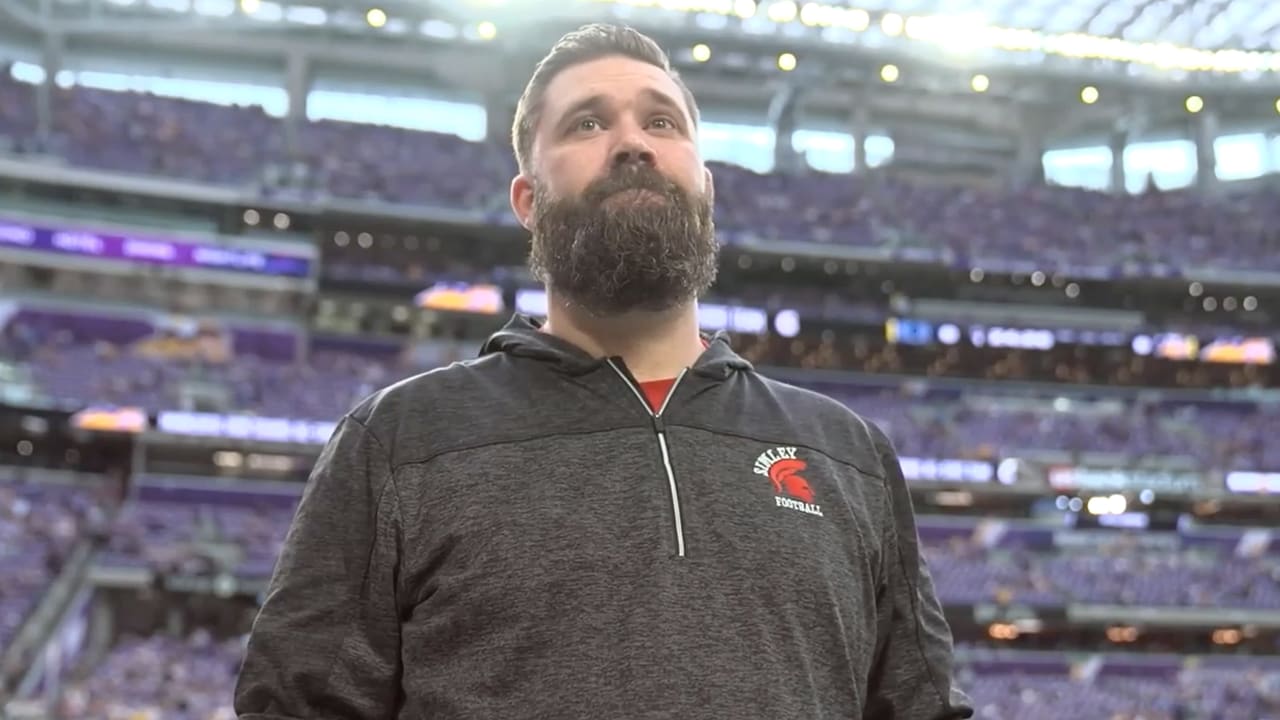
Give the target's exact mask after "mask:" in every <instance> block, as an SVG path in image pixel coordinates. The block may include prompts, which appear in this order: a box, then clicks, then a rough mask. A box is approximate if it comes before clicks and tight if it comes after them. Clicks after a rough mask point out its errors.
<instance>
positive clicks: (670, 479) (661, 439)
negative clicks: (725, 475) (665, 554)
mask: <svg viewBox="0 0 1280 720" xmlns="http://www.w3.org/2000/svg"><path fill="white" fill-rule="evenodd" d="M608 363H609V367H611V368H613V371H614V372H616V373H617V374H618V377H620V378H622V381H623V382H625V383H626V384H627V387H628V388H631V393H632V394H633V395H635V396H636V399H637V400H639V401H640V404H641V405H643V406H644V410H645V412H646V413H648V414H649V417H650V418H652V419H653V432H654V434H655V435H656V436H657V437H658V450H659V451H660V452H661V453H662V468H663V470H665V471H666V474H667V486H668V487H669V488H670V490H671V517H672V519H673V520H674V521H675V528H676V556H677V557H684V556H685V553H684V518H683V515H682V514H681V512H680V491H679V489H678V488H677V487H676V473H675V470H673V469H672V468H671V453H670V451H669V450H668V449H667V428H666V426H665V425H664V424H663V422H662V413H663V412H665V411H666V409H667V403H670V402H671V398H672V396H674V395H675V394H676V388H678V387H680V381H681V380H683V379H684V376H685V373H686V372H688V368H686V369H684V370H681V371H680V374H679V375H677V376H676V379H675V382H673V383H671V389H670V390H668V391H667V397H666V398H665V399H664V400H663V401H662V406H661V407H659V408H658V411H657V412H654V411H653V408H651V407H649V401H648V400H646V399H645V397H644V393H642V392H640V386H639V384H638V383H637V382H636V381H635V379H634V378H632V377H631V374H630V373H628V372H627V371H625V370H623V369H622V368H621V367H619V366H618V364H617V363H616V362H614V360H613V359H612V358H610V359H609V360H608Z"/></svg>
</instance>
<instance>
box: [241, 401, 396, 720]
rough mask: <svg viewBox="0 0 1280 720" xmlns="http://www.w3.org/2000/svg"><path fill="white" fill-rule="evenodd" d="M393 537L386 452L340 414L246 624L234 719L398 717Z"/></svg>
mask: <svg viewBox="0 0 1280 720" xmlns="http://www.w3.org/2000/svg"><path fill="white" fill-rule="evenodd" d="M399 535H400V520H399V504H398V502H397V496H396V489H395V486H394V484H393V482H392V479H391V471H390V468H389V466H388V460H387V455H386V452H385V451H384V449H383V447H382V445H381V444H380V443H379V442H378V440H377V438H375V437H374V436H373V435H371V434H370V433H369V431H368V430H367V429H366V428H365V427H364V426H363V425H362V424H360V423H359V422H358V421H356V420H354V419H352V418H350V417H347V418H344V419H343V420H342V422H341V423H339V425H338V427H337V429H336V430H335V431H334V434H333V437H332V438H330V440H329V442H328V444H327V445H326V446H325V448H324V450H323V452H321V454H320V458H319V459H318V460H317V462H316V466H315V468H314V470H313V471H312V473H311V477H310V479H309V481H308V483H307V487H306V490H305V491H304V492H303V495H302V502H301V503H300V504H299V506H298V511H297V514H296V515H295V516H294V519H293V524H292V525H291V526H290V528H289V533H288V535H287V536H286V538H285V542H284V547H283V549H282V550H281V553H280V558H279V560H277V561H276V566H275V572H274V574H273V576H272V578H271V583H270V586H269V588H268V590H267V595H266V600H265V602H264V603H263V605H262V608H261V609H260V610H259V612H258V616H257V618H256V619H255V620H254V624H253V629H252V631H251V633H250V635H249V646H248V651H247V653H246V655H245V660H244V664H243V665H242V667H241V669H240V676H239V678H238V681H237V686H236V692H235V711H236V716H237V717H238V718H241V720H302V719H303V718H307V719H310V718H320V717H341V718H349V719H352V720H355V719H359V720H375V719H376V720H391V719H392V718H394V717H395V713H396V707H397V704H398V703H399V691H400V624H399V613H398V611H397V600H396V598H397V592H396V578H397V564H398V558H399Z"/></svg>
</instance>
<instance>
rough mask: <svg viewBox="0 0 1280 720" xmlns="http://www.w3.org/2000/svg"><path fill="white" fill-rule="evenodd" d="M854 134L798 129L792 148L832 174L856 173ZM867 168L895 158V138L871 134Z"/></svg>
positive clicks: (814, 167)
mask: <svg viewBox="0 0 1280 720" xmlns="http://www.w3.org/2000/svg"><path fill="white" fill-rule="evenodd" d="M853 143H854V140H853V135H852V134H850V133H842V132H833V131H829V130H796V131H795V132H794V133H792V135H791V147H793V148H795V150H796V152H798V153H801V154H803V155H804V157H805V161H806V162H807V163H808V164H809V167H811V168H813V169H814V170H821V171H823V172H831V173H847V172H853V170H854V152H853ZM865 147H866V151H867V167H879V166H881V165H883V164H885V163H886V162H888V161H889V160H890V159H892V158H893V138H890V137H888V136H887V135H870V136H868V137H867V139H866V140H865Z"/></svg>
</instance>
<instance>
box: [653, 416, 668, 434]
mask: <svg viewBox="0 0 1280 720" xmlns="http://www.w3.org/2000/svg"><path fill="white" fill-rule="evenodd" d="M653 431H654V432H656V433H658V434H660V435H661V434H663V433H665V432H666V431H667V425H666V423H664V422H662V415H654V416H653Z"/></svg>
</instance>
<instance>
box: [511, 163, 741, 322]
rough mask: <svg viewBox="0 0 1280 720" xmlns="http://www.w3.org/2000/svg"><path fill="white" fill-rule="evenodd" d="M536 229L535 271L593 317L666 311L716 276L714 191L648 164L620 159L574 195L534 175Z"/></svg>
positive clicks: (700, 290)
mask: <svg viewBox="0 0 1280 720" xmlns="http://www.w3.org/2000/svg"><path fill="white" fill-rule="evenodd" d="M532 234H533V243H532V250H531V252H530V254H529V269H530V270H531V271H532V272H533V275H534V277H536V278H538V280H540V281H541V282H543V283H544V284H546V285H547V287H548V288H549V289H552V290H554V291H555V292H556V293H557V294H558V295H559V296H560V297H561V298H562V299H563V300H564V301H566V302H567V303H569V304H571V305H573V306H575V307H577V308H580V309H581V310H583V311H585V312H587V313H588V314H590V315H592V316H594V317H611V316H616V315H621V314H623V313H626V312H630V311H636V310H641V311H649V312H660V311H663V310H669V309H671V308H674V307H677V306H679V305H682V304H685V303H688V302H692V301H694V300H696V299H697V298H698V297H699V296H701V295H702V294H703V293H704V292H706V291H707V290H708V289H709V288H710V287H711V285H712V283H713V282H715V278H716V268H717V262H718V259H719V252H720V246H719V243H717V242H716V238H715V225H714V223H713V220H712V208H711V197H710V195H709V194H697V195H695V194H693V193H690V192H687V191H685V190H684V189H683V188H681V187H680V186H679V185H677V184H676V183H674V182H672V181H671V180H668V179H667V178H666V177H664V176H663V175H662V173H660V172H658V171H657V170H656V169H654V168H652V167H650V166H648V165H644V164H640V163H630V164H626V165H618V166H616V167H615V168H614V170H613V171H612V172H611V173H610V174H609V175H608V176H607V177H604V178H601V179H599V180H596V181H595V182H593V183H591V185H589V186H588V187H587V189H586V190H584V191H583V193H582V195H581V196H579V197H574V198H554V197H552V196H551V195H550V194H548V193H547V192H546V189H545V187H544V185H543V184H542V183H540V182H536V181H535V183H534V200H533V233H532Z"/></svg>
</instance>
